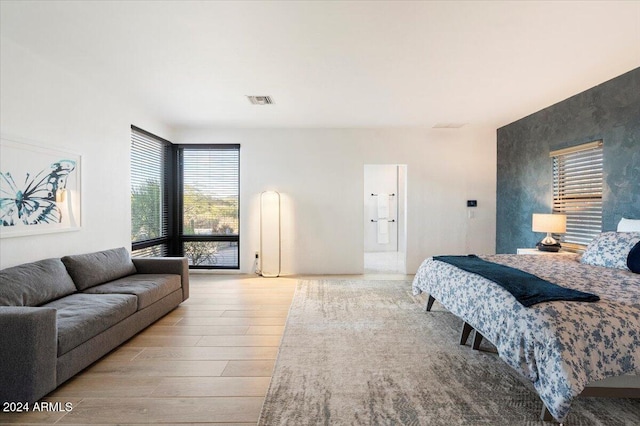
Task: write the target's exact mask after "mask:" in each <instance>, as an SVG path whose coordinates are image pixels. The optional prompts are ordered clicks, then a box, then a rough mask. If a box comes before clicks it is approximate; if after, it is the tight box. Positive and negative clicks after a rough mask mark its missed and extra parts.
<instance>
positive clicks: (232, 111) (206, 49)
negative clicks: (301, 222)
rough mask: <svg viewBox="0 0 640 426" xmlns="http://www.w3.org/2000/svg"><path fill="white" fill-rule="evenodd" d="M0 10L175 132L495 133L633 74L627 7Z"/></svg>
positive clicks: (634, 48) (451, 4) (113, 4)
mask: <svg viewBox="0 0 640 426" xmlns="http://www.w3.org/2000/svg"><path fill="white" fill-rule="evenodd" d="M0 8H1V9H0V12H1V13H0V17H1V25H0V27H1V34H2V37H6V38H8V39H11V40H12V41H14V42H15V43H17V44H19V45H21V46H23V47H25V48H27V49H29V50H31V51H33V52H35V53H36V54H38V55H39V56H42V57H44V58H46V59H47V60H49V61H50V62H53V63H55V64H57V65H59V66H60V67H63V68H66V69H68V70H70V71H71V72H73V73H74V74H76V75H77V74H80V75H82V76H83V78H85V79H87V80H89V81H90V82H91V83H92V84H95V85H98V86H99V87H102V88H104V89H105V90H108V91H110V92H114V93H118V94H121V95H122V96H127V97H128V99H131V100H132V101H135V102H137V103H139V104H140V105H141V106H142V107H143V108H145V109H146V110H148V111H149V112H150V113H151V114H153V115H155V116H156V117H157V118H158V119H159V120H161V121H163V122H165V123H166V124H167V125H169V126H173V127H176V128H180V127H224V128H238V127H331V128H335V127H406V126H411V127H416V126H417V127H432V126H434V125H436V124H437V123H467V124H468V125H478V126H491V127H500V126H502V125H505V124H508V123H510V122H512V121H514V120H517V119H519V118H522V117H524V116H526V115H528V114H531V113H533V112H535V111H537V110H540V109H542V108H544V107H547V106H549V105H552V104H554V103H556V102H559V101H561V100H563V99H566V98H567V97H569V96H572V95H574V94H577V93H579V92H581V91H583V90H586V89H588V88H590V87H593V86H595V85H597V84H600V83H602V82H604V81H607V80H609V79H611V78H613V77H616V76H618V75H620V74H623V73H625V72H627V71H630V70H632V69H634V68H637V67H639V66H640V2H638V1H620V2H615V1H603V2H598V1H587V2H584V1H569V2H516V1H506V2H501V1H489V2H482V1H475V2H458V1H448V2H415V1H414V2H403V1H389V2H385V1H375V2H368V1H353V2H351V1H308V2H294V1H284V2H267V1H264V2H258V1H250V2H241V1H231V2H213V1H165V2H156V1H151V2H146V1H88V2H73V1H69V2H61V1H45V2H37V1H32V2H20V1H18V2H14V1H4V0H3V1H2V2H1V3H0ZM245 95H270V96H271V97H272V98H273V100H274V102H275V103H274V104H273V105H268V106H257V105H252V104H251V103H250V102H249V101H248V100H247V98H246V97H245Z"/></svg>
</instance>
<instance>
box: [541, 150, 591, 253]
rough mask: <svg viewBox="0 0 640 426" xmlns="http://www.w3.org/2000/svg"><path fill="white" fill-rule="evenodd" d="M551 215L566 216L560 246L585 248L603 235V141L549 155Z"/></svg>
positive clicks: (558, 237) (558, 236)
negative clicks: (551, 195)
mask: <svg viewBox="0 0 640 426" xmlns="http://www.w3.org/2000/svg"><path fill="white" fill-rule="evenodd" d="M550 156H551V157H552V159H553V212H554V213H560V214H564V215H566V216H567V232H566V233H565V234H561V235H557V236H556V238H557V239H559V240H560V241H561V242H562V243H563V246H566V247H573V248H584V246H586V245H587V244H589V242H591V240H593V238H594V237H596V236H597V235H598V234H599V233H600V232H602V183H603V179H602V158H603V155H602V141H595V142H591V143H587V144H583V145H579V146H575V147H571V148H567V149H562V150H558V151H553V152H551V153H550Z"/></svg>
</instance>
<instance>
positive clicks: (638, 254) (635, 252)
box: [627, 243, 640, 274]
mask: <svg viewBox="0 0 640 426" xmlns="http://www.w3.org/2000/svg"><path fill="white" fill-rule="evenodd" d="M627 266H628V267H629V269H631V272H635V273H636V274H640V243H638V244H636V245H635V246H633V248H632V249H631V251H630V252H629V256H627Z"/></svg>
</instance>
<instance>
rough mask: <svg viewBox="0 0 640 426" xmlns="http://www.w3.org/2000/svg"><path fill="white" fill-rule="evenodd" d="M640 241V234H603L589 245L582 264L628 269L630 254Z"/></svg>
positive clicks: (582, 258) (581, 259) (581, 260)
mask: <svg viewBox="0 0 640 426" xmlns="http://www.w3.org/2000/svg"><path fill="white" fill-rule="evenodd" d="M639 241H640V232H603V233H601V234H600V235H598V236H597V237H596V238H595V239H594V240H593V241H591V242H590V243H589V245H588V246H587V249H586V250H585V251H584V254H583V255H582V257H581V258H580V262H581V263H584V264H586V265H594V266H604V267H606V268H616V269H626V270H629V268H628V267H627V257H628V256H629V252H630V251H631V249H632V248H633V246H635V245H636V244H638V242H639Z"/></svg>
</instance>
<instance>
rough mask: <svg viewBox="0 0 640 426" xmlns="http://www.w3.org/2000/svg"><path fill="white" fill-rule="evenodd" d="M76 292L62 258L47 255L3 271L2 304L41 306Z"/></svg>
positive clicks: (0, 298) (0, 272)
mask: <svg viewBox="0 0 640 426" xmlns="http://www.w3.org/2000/svg"><path fill="white" fill-rule="evenodd" d="M75 292H76V286H75V285H74V283H73V281H72V280H71V277H70V276H69V274H68V273H67V270H66V269H65V267H64V265H63V264H62V262H61V261H60V259H45V260H39V261H37V262H33V263H25V264H23V265H18V266H14V267H11V268H7V269H3V270H2V271H0V306H39V305H42V304H43V303H47V302H50V301H52V300H55V299H59V298H61V297H64V296H67V295H69V294H72V293H75Z"/></svg>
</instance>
